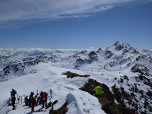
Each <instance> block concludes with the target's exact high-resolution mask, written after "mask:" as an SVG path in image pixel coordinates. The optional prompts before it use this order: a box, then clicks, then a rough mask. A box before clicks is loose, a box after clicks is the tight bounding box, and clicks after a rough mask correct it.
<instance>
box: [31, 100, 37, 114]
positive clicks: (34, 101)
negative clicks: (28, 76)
mask: <svg viewBox="0 0 152 114" xmlns="http://www.w3.org/2000/svg"><path fill="white" fill-rule="evenodd" d="M31 103H32V106H31V111H32V112H35V110H34V106H35V104H36V100H35V98H34V97H32V99H31Z"/></svg>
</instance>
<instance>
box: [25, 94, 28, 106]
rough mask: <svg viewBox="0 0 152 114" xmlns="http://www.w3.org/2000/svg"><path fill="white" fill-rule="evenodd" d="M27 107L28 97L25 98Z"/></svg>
mask: <svg viewBox="0 0 152 114" xmlns="http://www.w3.org/2000/svg"><path fill="white" fill-rule="evenodd" d="M25 105H26V106H28V96H26V97H25Z"/></svg>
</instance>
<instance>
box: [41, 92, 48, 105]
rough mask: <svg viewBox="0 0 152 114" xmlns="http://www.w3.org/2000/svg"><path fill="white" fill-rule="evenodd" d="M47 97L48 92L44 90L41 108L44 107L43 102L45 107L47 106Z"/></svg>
mask: <svg viewBox="0 0 152 114" xmlns="http://www.w3.org/2000/svg"><path fill="white" fill-rule="evenodd" d="M47 98H48V94H47V93H46V92H44V97H43V106H42V108H44V104H45V107H46V106H47Z"/></svg>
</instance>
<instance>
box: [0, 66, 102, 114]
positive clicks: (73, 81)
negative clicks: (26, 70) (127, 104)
mask: <svg viewBox="0 0 152 114" xmlns="http://www.w3.org/2000/svg"><path fill="white" fill-rule="evenodd" d="M43 68H44V69H43V70H40V71H39V72H38V73H36V74H31V75H26V76H22V77H18V78H14V79H10V80H8V81H3V82H1V83H0V91H2V93H1V97H0V112H1V114H6V113H7V114H30V113H31V109H30V108H28V107H27V106H24V103H22V104H19V105H18V106H17V109H16V110H11V109H12V106H9V107H8V106H7V103H6V101H7V100H8V99H9V98H10V91H11V90H12V88H14V89H15V90H16V91H17V94H18V95H19V96H23V95H28V96H29V94H30V92H31V91H34V93H36V91H37V90H38V91H39V92H40V91H45V92H47V93H49V90H50V89H52V90H53V97H52V101H55V100H58V103H57V104H56V105H55V106H54V109H58V108H60V107H61V106H62V105H63V104H64V103H65V102H66V101H68V106H67V108H68V112H67V114H71V113H72V114H105V113H104V111H103V110H101V104H100V103H99V101H98V99H97V98H96V97H94V96H92V95H90V94H88V93H87V92H84V91H81V90H79V88H80V87H82V86H83V85H84V84H85V82H87V81H88V79H87V78H82V77H75V78H66V76H65V75H61V74H62V73H63V72H66V71H68V70H69V69H64V68H57V67H52V66H46V64H45V65H44V66H43ZM72 71H73V72H76V73H79V74H83V72H81V71H77V70H72ZM22 99H23V98H22ZM16 102H18V101H16ZM48 102H49V100H48ZM40 108H41V106H40V105H38V106H36V107H35V110H38V109H40ZM36 113H39V114H41V113H43V114H48V113H49V109H46V112H36Z"/></svg>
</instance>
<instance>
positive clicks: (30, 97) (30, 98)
mask: <svg viewBox="0 0 152 114" xmlns="http://www.w3.org/2000/svg"><path fill="white" fill-rule="evenodd" d="M31 100H32V96H31V95H30V96H29V100H28V101H29V102H28V103H29V108H30V107H31Z"/></svg>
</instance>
